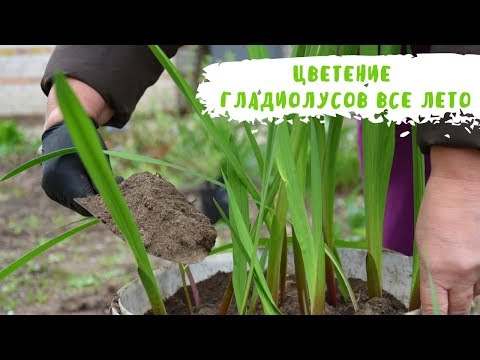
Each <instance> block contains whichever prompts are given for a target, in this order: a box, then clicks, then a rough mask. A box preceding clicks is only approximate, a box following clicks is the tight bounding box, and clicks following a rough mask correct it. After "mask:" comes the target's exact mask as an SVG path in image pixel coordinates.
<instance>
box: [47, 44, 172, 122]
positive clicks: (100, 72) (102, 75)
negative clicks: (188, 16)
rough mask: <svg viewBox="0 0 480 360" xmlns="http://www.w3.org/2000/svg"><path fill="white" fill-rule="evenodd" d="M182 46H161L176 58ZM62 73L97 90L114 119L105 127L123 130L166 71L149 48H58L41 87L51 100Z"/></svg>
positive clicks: (96, 46)
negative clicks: (56, 75)
mask: <svg viewBox="0 0 480 360" xmlns="http://www.w3.org/2000/svg"><path fill="white" fill-rule="evenodd" d="M180 46H181V45H160V47H161V48H162V50H163V51H164V52H165V53H166V54H167V55H168V56H169V57H173V56H174V55H175V54H176V52H177V50H178V48H179V47H180ZM57 70H60V71H62V72H63V73H64V74H65V75H67V76H69V77H72V78H75V79H78V80H80V81H82V82H84V83H86V84H88V85H90V86H91V87H92V88H94V89H95V90H97V91H98V92H99V93H100V95H102V96H103V98H104V99H105V101H106V103H107V104H108V105H109V106H110V107H111V108H112V109H113V110H114V112H115V115H114V116H113V118H112V119H111V120H110V121H109V122H108V124H106V125H107V126H113V127H117V128H121V127H123V126H124V125H125V124H126V123H127V122H128V120H129V119H130V116H131V115H132V112H133V111H134V110H135V107H136V105H137V103H138V101H139V100H140V98H141V97H142V95H143V94H144V93H145V90H146V89H147V88H148V87H149V86H151V85H153V84H154V83H155V82H156V81H157V80H158V78H159V77H160V75H161V73H162V72H163V68H162V66H161V65H160V63H159V62H158V60H157V59H156V58H155V56H154V55H153V54H152V52H151V51H150V49H149V48H148V46H146V45H58V46H56V48H55V50H54V52H53V54H52V56H51V58H50V61H49V62H48V65H47V68H46V69H45V74H44V75H43V78H42V82H41V86H42V90H43V92H44V93H45V95H47V96H48V93H49V92H50V89H51V88H52V85H53V74H54V72H55V71H57Z"/></svg>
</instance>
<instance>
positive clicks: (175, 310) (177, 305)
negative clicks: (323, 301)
mask: <svg viewBox="0 0 480 360" xmlns="http://www.w3.org/2000/svg"><path fill="white" fill-rule="evenodd" d="M229 278H230V274H226V273H222V272H220V273H217V274H216V275H214V276H212V277H211V278H209V279H208V280H205V281H201V282H199V283H198V284H197V287H198V290H199V293H200V301H201V304H200V306H198V307H195V309H194V315H215V314H217V310H218V307H219V305H220V303H221V302H222V298H223V295H224V293H225V290H226V287H227V284H228V280H229ZM350 284H351V285H352V289H353V291H354V292H355V294H356V295H357V299H358V304H359V307H360V311H359V312H358V313H357V315H401V314H403V313H405V312H406V311H407V309H406V308H405V306H404V305H403V304H402V303H401V302H400V301H399V300H397V299H396V298H395V297H393V296H392V295H391V294H389V293H386V292H384V297H383V298H382V299H378V298H374V299H371V300H369V299H368V295H367V284H366V282H364V281H362V280H359V279H350ZM192 299H193V298H192ZM165 306H166V308H167V312H168V314H170V315H188V314H189V310H188V307H187V302H186V300H185V292H184V290H183V288H181V289H179V290H178V291H177V292H176V293H175V294H174V295H173V296H171V297H170V298H169V299H168V300H167V301H166V302H165ZM280 310H281V311H282V313H283V314H286V315H299V314H300V308H299V306H298V296H297V287H296V283H295V277H293V276H290V277H289V278H288V280H287V287H286V296H285V301H284V303H283V304H282V305H281V306H280ZM258 313H261V310H260V307H259V311H258ZM326 313H327V315H354V314H355V311H354V309H353V306H352V305H350V304H345V303H343V301H342V300H341V301H340V305H339V306H338V307H336V308H332V307H330V306H328V305H327V309H326ZM228 314H229V315H235V314H236V306H235V303H234V301H232V304H231V305H230V307H229V310H228Z"/></svg>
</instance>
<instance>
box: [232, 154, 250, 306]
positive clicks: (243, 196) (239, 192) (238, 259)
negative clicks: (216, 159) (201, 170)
mask: <svg viewBox="0 0 480 360" xmlns="http://www.w3.org/2000/svg"><path fill="white" fill-rule="evenodd" d="M235 155H236V156H237V157H238V153H235ZM227 176H228V179H229V181H230V185H231V190H232V191H233V192H235V198H236V199H237V201H238V206H240V212H241V214H242V215H243V217H242V220H241V221H243V223H245V224H248V223H249V221H250V210H249V207H248V196H247V191H246V189H245V187H244V186H243V185H242V183H241V181H240V180H239V179H238V176H237V175H236V173H235V171H234V170H233V169H232V167H231V165H230V164H227ZM232 206H233V204H232V203H231V202H230V203H229V213H230V214H232V213H233V209H232ZM230 222H231V226H232V227H233V228H234V229H235V231H234V232H232V243H233V272H232V283H233V289H234V295H235V303H236V306H237V309H238V313H239V314H242V313H241V304H242V301H243V299H244V297H245V296H246V295H248V291H249V288H247V269H248V260H247V257H246V256H245V255H244V253H243V251H242V249H241V245H240V244H239V241H240V240H239V239H238V235H237V234H238V227H237V223H236V219H235V218H234V217H231V218H230Z"/></svg>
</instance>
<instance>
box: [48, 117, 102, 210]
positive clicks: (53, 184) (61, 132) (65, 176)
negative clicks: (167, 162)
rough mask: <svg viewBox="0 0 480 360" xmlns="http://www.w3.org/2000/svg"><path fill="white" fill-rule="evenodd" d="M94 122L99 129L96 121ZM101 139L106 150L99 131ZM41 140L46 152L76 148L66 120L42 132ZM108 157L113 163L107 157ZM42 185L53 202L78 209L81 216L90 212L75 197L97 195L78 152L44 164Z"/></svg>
mask: <svg viewBox="0 0 480 360" xmlns="http://www.w3.org/2000/svg"><path fill="white" fill-rule="evenodd" d="M94 124H95V127H96V128H97V129H98V125H97V124H96V123H95V121H94ZM97 134H98V132H97ZM98 138H99V139H100V142H101V144H102V147H103V149H105V150H106V149H107V147H106V146H105V142H104V141H103V139H102V137H101V136H100V134H98ZM42 143H43V145H42V154H43V155H46V154H49V153H51V152H54V151H56V150H61V149H65V148H70V147H74V145H73V142H72V139H71V138H70V135H69V133H68V130H67V126H66V125H65V124H64V123H63V121H62V122H61V123H59V124H56V125H53V126H52V127H51V128H49V129H47V130H46V131H45V132H44V133H43V135H42ZM107 160H108V161H109V163H110V160H109V158H108V156H107ZM42 188H43V190H44V191H45V193H46V194H47V195H48V197H49V198H50V199H52V200H53V201H56V202H57V203H59V204H61V205H63V206H65V207H67V208H69V209H72V210H74V211H76V212H77V213H79V214H80V215H84V216H90V215H91V214H90V213H89V212H88V211H86V210H85V209H84V208H83V207H81V206H80V205H79V204H77V203H76V202H75V201H74V200H73V199H76V198H83V197H87V196H91V195H95V194H97V192H96V191H95V188H94V186H93V183H92V182H91V181H90V177H89V176H88V173H87V170H86V169H85V167H84V166H83V163H82V161H81V160H80V157H79V156H78V155H77V154H76V153H73V154H67V155H63V156H60V157H57V158H54V159H51V160H48V161H46V162H45V163H43V172H42Z"/></svg>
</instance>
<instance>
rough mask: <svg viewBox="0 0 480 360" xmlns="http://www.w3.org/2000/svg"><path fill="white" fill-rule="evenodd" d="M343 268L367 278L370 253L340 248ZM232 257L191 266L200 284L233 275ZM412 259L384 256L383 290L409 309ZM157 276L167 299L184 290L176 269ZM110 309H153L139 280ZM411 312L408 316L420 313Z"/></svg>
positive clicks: (393, 254) (124, 312) (127, 311)
mask: <svg viewBox="0 0 480 360" xmlns="http://www.w3.org/2000/svg"><path fill="white" fill-rule="evenodd" d="M339 253H340V256H341V257H342V263H343V268H344V270H345V273H346V275H347V276H348V277H349V278H358V279H362V280H364V281H365V280H366V279H367V274H366V269H365V256H366V252H365V251H363V250H351V249H339ZM289 258H290V259H292V256H290V257H289ZM232 268H233V264H232V255H231V254H220V255H215V256H211V257H208V258H207V259H206V260H205V261H203V262H202V263H200V264H193V265H190V269H191V271H192V274H193V277H194V278H195V280H196V281H197V282H200V281H203V280H206V279H208V278H210V277H211V276H213V275H215V274H216V273H218V272H231V271H232ZM411 269H412V259H411V258H410V257H408V256H404V255H402V254H399V253H396V252H393V251H388V250H386V251H384V253H383V288H384V290H385V291H387V292H389V293H390V294H392V295H394V296H395V297H396V298H397V299H398V300H400V301H401V302H402V303H403V304H404V305H405V306H407V307H408V300H409V296H410V285H411V281H412V274H411ZM293 271H294V268H293V261H289V264H288V272H289V273H290V274H293ZM155 277H156V279H157V282H158V284H159V286H160V290H161V291H162V294H163V295H164V297H165V298H168V297H170V296H172V295H173V294H175V292H177V291H178V290H179V289H180V288H181V287H182V279H181V277H180V273H179V271H178V268H177V267H176V266H174V267H171V268H167V269H159V270H156V271H155ZM117 295H118V296H116V298H115V300H114V301H113V302H112V304H111V306H110V309H111V313H112V314H113V315H143V314H145V312H147V311H148V310H149V309H150V303H149V302H148V299H147V295H146V293H145V290H144V289H143V286H142V283H141V282H140V281H139V279H137V280H134V281H132V282H130V283H128V284H127V285H125V286H124V287H122V288H121V289H120V290H119V291H118V292H117ZM416 313H418V311H417V312H411V313H407V314H416Z"/></svg>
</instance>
